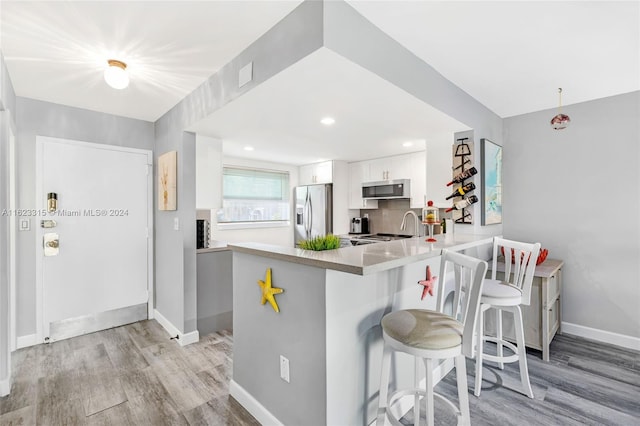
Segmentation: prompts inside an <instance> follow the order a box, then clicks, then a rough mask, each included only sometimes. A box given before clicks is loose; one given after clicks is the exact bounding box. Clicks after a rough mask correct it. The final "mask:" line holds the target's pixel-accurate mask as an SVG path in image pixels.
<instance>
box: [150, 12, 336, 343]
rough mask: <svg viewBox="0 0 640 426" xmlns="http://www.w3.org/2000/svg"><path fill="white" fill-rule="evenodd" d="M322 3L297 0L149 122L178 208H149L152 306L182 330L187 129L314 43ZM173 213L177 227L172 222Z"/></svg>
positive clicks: (187, 248) (189, 292) (191, 319)
mask: <svg viewBox="0 0 640 426" xmlns="http://www.w3.org/2000/svg"><path fill="white" fill-rule="evenodd" d="M322 7H323V4H322V3H321V2H315V1H313V2H304V3H302V4H301V5H300V6H299V7H297V8H296V9H295V10H293V11H292V12H291V13H290V14H289V15H287V16H286V17H285V18H284V19H283V20H281V21H280V22H279V23H278V24H276V25H275V26H274V27H273V28H271V29H270V30H269V31H267V32H266V33H265V34H264V35H263V36H262V37H260V38H259V39H258V40H256V41H255V42H254V43H252V44H251V45H250V46H249V47H247V48H246V49H245V50H244V51H243V52H242V53H240V54H239V55H238V56H237V57H236V58H234V59H233V60H232V61H231V62H229V63H228V64H227V65H225V66H224V67H222V68H221V69H220V70H219V71H218V72H217V73H216V74H214V75H213V76H211V77H210V78H209V79H207V81H205V82H204V83H203V84H202V85H201V86H199V87H198V88H197V89H196V90H194V91H193V92H192V93H191V94H189V95H188V96H187V97H186V98H185V99H183V100H182V101H180V103H178V104H177V105H176V106H175V107H174V108H172V109H171V110H170V111H169V112H167V113H166V114H165V115H163V116H162V117H161V118H160V119H159V120H158V121H157V122H156V123H155V140H156V150H155V153H156V160H157V156H158V155H162V154H163V153H165V152H168V151H177V152H178V183H177V190H178V210H177V211H173V212H170V211H169V212H167V211H158V210H156V212H155V232H156V234H155V237H156V239H155V243H156V250H155V254H156V265H155V267H156V309H157V310H158V312H160V313H161V314H162V315H163V316H164V317H165V318H166V319H168V320H169V321H170V322H171V323H172V324H173V325H174V326H175V327H177V328H178V329H179V330H181V331H182V332H183V333H190V332H193V331H195V330H196V326H197V320H196V319H197V312H196V309H197V307H196V294H197V291H196V290H197V286H196V245H195V232H196V224H195V211H196V203H195V194H196V189H195V163H196V161H195V137H194V135H193V134H191V133H189V132H188V131H187V130H188V129H189V127H190V126H192V125H194V124H196V123H197V122H198V121H200V120H202V119H203V118H205V117H207V116H209V115H210V114H212V113H213V112H214V111H216V110H217V109H219V108H222V107H223V106H224V105H226V104H227V103H229V102H231V101H232V100H234V99H235V98H237V97H238V96H241V95H242V94H243V93H246V92H247V91H249V90H251V89H253V88H254V87H256V86H258V85H259V84H260V83H262V82H264V81H266V80H268V79H269V78H270V77H272V76H274V75H276V74H277V73H279V72H280V71H282V70H284V69H286V68H288V67H289V66H291V65H293V64H294V63H296V62H297V61H299V60H300V59H302V58H304V57H305V56H307V55H308V54H310V53H312V52H314V51H316V50H317V49H318V48H320V47H321V46H322ZM249 62H253V80H252V81H251V82H250V83H248V84H246V85H244V86H243V87H242V88H239V87H238V72H239V70H240V69H241V68H242V67H244V66H245V65H247V64H248V63H249ZM155 173H156V181H157V170H156V171H155ZM175 218H178V220H179V222H180V225H181V226H180V228H181V229H180V230H179V231H175V230H174V228H173V225H174V219H175Z"/></svg>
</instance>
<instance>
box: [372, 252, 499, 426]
mask: <svg viewBox="0 0 640 426" xmlns="http://www.w3.org/2000/svg"><path fill="white" fill-rule="evenodd" d="M450 264H453V267H454V268H453V270H454V271H455V278H456V279H455V289H454V293H455V297H454V300H458V301H460V303H456V302H454V305H453V312H452V316H449V315H447V314H444V313H442V309H443V306H444V297H445V282H446V275H447V274H446V271H447V266H449V265H450ZM487 267H488V265H487V262H485V261H482V260H479V259H475V258H473V257H469V256H466V255H463V254H460V253H456V252H451V251H447V250H443V251H442V259H441V262H440V272H439V274H440V276H439V280H438V284H437V288H436V291H437V294H436V296H437V304H436V306H437V308H436V309H437V311H431V310H424V309H406V310H398V311H394V312H390V313H388V314H387V315H385V316H384V317H383V318H382V321H381V325H382V336H383V339H384V352H383V357H382V372H381V378H380V393H379V396H378V398H379V399H378V417H377V425H379V426H380V425H384V424H385V420H386V419H388V420H389V422H390V423H391V424H393V425H401V423H400V421H399V420H398V419H397V418H396V417H395V416H394V415H393V413H392V412H391V407H392V406H393V405H394V404H395V403H396V402H398V401H399V400H400V398H402V397H403V396H406V395H413V396H414V419H415V420H414V424H415V425H418V424H419V419H420V397H421V396H423V397H424V401H425V404H426V417H427V425H429V426H432V425H433V424H434V412H433V410H434V396H437V397H439V398H441V399H442V400H443V401H445V402H446V404H447V405H448V406H450V407H452V408H453V410H454V412H456V414H457V415H458V417H459V424H466V425H468V424H470V422H471V420H470V414H469V395H468V393H469V390H468V388H467V372H466V365H465V357H470V358H472V357H473V355H474V354H473V352H474V349H475V345H474V332H475V327H476V321H477V318H478V311H479V305H480V293H481V291H482V282H483V279H484V276H485V274H486V271H487ZM464 288H466V289H470V290H467V291H465V296H462V297H461V296H460V295H461V293H462V289H464ZM466 295H469V297H466ZM393 351H400V352H405V353H407V354H410V355H413V356H414V357H415V359H416V362H415V378H414V385H415V388H413V389H401V390H396V391H394V392H393V393H392V394H391V395H389V394H388V387H389V372H390V368H391V354H392V352H393ZM450 358H453V359H455V369H456V380H457V387H458V407H456V406H455V405H454V404H453V403H452V402H451V401H449V400H448V399H446V398H445V397H444V396H442V395H439V394H436V393H434V391H433V368H434V360H444V359H450ZM420 359H422V360H423V361H424V365H425V369H426V387H425V388H424V389H420V388H419V382H420V377H419V374H418V361H419V360H420Z"/></svg>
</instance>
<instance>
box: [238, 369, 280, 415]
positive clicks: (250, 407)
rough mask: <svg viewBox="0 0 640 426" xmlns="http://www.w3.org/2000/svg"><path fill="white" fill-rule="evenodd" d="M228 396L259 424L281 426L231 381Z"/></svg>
mask: <svg viewBox="0 0 640 426" xmlns="http://www.w3.org/2000/svg"><path fill="white" fill-rule="evenodd" d="M229 394H230V395H231V396H232V397H234V398H235V399H236V401H238V402H239V403H240V405H242V406H243V407H244V408H245V409H246V410H247V411H248V412H249V413H251V415H252V416H253V417H255V418H256V420H257V421H258V422H260V424H262V425H265V426H282V422H280V420H278V419H277V418H276V417H275V416H274V415H273V414H271V413H270V412H269V410H267V409H266V408H264V406H263V405H262V404H260V403H259V402H258V400H257V399H255V398H254V397H253V396H252V395H251V394H250V393H249V392H247V391H246V390H245V389H244V388H243V387H242V386H240V385H239V384H238V383H236V382H235V381H234V380H231V383H229Z"/></svg>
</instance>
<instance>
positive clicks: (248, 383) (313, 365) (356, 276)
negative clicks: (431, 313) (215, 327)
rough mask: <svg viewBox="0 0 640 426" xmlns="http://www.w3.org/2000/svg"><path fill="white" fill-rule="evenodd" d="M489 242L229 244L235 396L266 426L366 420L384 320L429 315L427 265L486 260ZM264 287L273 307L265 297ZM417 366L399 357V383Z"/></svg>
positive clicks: (372, 408) (373, 403) (462, 238)
mask: <svg viewBox="0 0 640 426" xmlns="http://www.w3.org/2000/svg"><path fill="white" fill-rule="evenodd" d="M491 242H492V237H491V236H489V235H465V234H453V235H452V234H445V235H440V236H438V241H437V242H435V243H427V242H425V241H424V237H414V238H408V239H403V240H396V241H390V242H384V243H376V244H369V245H363V246H354V247H345V248H340V249H335V250H328V251H319V252H314V251H307V250H302V249H297V248H289V247H281V246H274V245H267V244H257V243H245V244H230V245H229V248H230V249H231V250H232V252H233V292H234V300H233V323H234V330H233V334H234V351H233V352H234V354H233V379H232V381H231V385H230V393H231V395H232V396H233V397H234V398H235V399H236V400H238V401H239V402H240V403H241V404H242V405H243V406H244V407H245V408H247V409H248V410H249V411H250V412H251V413H252V414H253V415H254V416H255V417H256V418H257V419H258V420H259V421H260V422H261V423H263V424H370V423H371V422H372V421H373V420H374V418H375V414H376V408H377V391H378V387H379V380H380V368H379V367H380V361H381V356H382V339H381V330H380V326H379V324H380V320H381V318H382V317H383V316H384V315H385V314H386V313H388V312H391V311H392V310H397V309H407V308H423V309H434V308H435V299H434V298H433V297H432V296H430V295H429V294H427V295H426V297H425V298H424V299H421V296H422V288H423V287H422V286H420V285H418V284H417V282H418V281H420V280H424V279H425V276H426V268H427V266H429V267H430V269H431V272H432V275H435V276H437V275H438V274H439V273H440V272H439V267H440V264H439V258H440V253H441V251H442V249H445V248H446V249H450V250H454V251H463V252H465V253H466V254H468V255H471V256H474V257H480V258H483V259H487V258H488V256H489V248H490V245H491ZM265 288H270V289H271V290H272V291H271V292H270V293H269V294H270V296H271V299H272V300H273V302H274V303H272V302H271V301H270V300H267V299H268V298H265V297H263V294H265V293H264V289H265ZM280 289H281V290H282V291H281V292H280ZM413 365H414V364H413V361H412V360H411V359H410V358H409V357H408V356H407V357H406V359H404V358H403V354H398V356H397V357H396V358H395V361H394V369H395V370H394V375H395V382H396V385H397V386H412V383H413ZM444 374H446V371H444V372H443V375H444ZM291 401H295V403H294V404H292V403H291Z"/></svg>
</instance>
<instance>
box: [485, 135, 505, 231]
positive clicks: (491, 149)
mask: <svg viewBox="0 0 640 426" xmlns="http://www.w3.org/2000/svg"><path fill="white" fill-rule="evenodd" d="M480 159H481V162H482V164H481V167H482V173H481V185H482V222H481V223H482V225H494V224H497V223H502V147H501V146H500V145H497V144H495V143H493V142H491V141H490V140H489V139H481V140H480Z"/></svg>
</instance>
